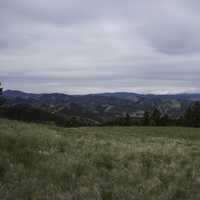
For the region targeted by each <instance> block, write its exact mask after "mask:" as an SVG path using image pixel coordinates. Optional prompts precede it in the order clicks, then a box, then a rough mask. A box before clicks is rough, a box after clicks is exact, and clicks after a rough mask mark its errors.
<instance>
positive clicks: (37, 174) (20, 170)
mask: <svg viewBox="0 0 200 200" xmlns="http://www.w3.org/2000/svg"><path fill="white" fill-rule="evenodd" d="M199 188H200V129H192V128H173V127H167V128H162V127H156V128H151V127H146V128H145V127H112V128H109V127H99V128H97V127H96V128H68V129H65V128H59V127H55V126H50V125H49V126H48V125H38V124H31V123H29V124H27V123H22V122H17V121H9V120H0V199H3V200H4V199H9V200H13V199H16V200H18V199H19V200H28V199H31V200H32V199H33V200H45V199H46V200H47V199H50V200H51V199H52V200H54V199H58V200H79V199H80V200H93V199H94V200H95V199H96V200H112V199H114V200H117V199H119V200H123V199H124V200H129V199H130V200H132V199H134V200H135V199H136V200H157V199H159V200H170V199H171V200H175V199H176V200H184V199H185V200H199V199H200V192H199Z"/></svg>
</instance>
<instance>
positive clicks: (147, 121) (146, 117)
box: [142, 111, 150, 126]
mask: <svg viewBox="0 0 200 200" xmlns="http://www.w3.org/2000/svg"><path fill="white" fill-rule="evenodd" d="M142 124H143V125H144V126H148V125H149V124H150V114H149V112H148V111H145V113H144V116H143V122H142Z"/></svg>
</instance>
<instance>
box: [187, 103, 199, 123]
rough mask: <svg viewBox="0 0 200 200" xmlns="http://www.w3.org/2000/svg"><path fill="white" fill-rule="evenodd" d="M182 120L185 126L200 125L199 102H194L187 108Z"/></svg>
mask: <svg viewBox="0 0 200 200" xmlns="http://www.w3.org/2000/svg"><path fill="white" fill-rule="evenodd" d="M183 120H184V121H183V123H184V125H186V126H191V127H200V102H195V103H194V104H193V105H192V106H190V107H189V108H188V109H187V111H186V112H185V115H184V119H183Z"/></svg>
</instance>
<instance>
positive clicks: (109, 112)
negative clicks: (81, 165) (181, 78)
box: [3, 90, 200, 122]
mask: <svg viewBox="0 0 200 200" xmlns="http://www.w3.org/2000/svg"><path fill="white" fill-rule="evenodd" d="M3 95H4V97H5V98H6V99H7V103H6V104H7V105H8V106H20V105H26V106H31V107H33V108H37V109H40V110H42V111H48V112H49V113H51V114H54V115H57V116H62V117H66V118H67V117H72V116H78V117H81V118H85V119H86V118H87V119H90V120H95V121H97V122H101V121H104V120H110V119H114V118H118V117H123V116H125V115H126V114H127V113H129V115H130V116H131V117H133V118H141V117H142V116H143V114H144V112H145V110H150V111H151V110H153V109H154V108H158V109H159V110H160V112H161V113H163V114H168V115H169V116H170V117H173V118H176V117H179V116H180V115H182V114H183V113H184V112H185V110H186V109H187V107H188V106H189V105H191V104H192V102H194V101H200V94H175V95H153V94H148V95H144V94H136V93H127V92H117V93H101V94H88V95H67V94H60V93H51V94H32V93H25V92H21V91H14V90H6V91H4V93H3Z"/></svg>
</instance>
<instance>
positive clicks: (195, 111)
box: [104, 102, 200, 127]
mask: <svg viewBox="0 0 200 200" xmlns="http://www.w3.org/2000/svg"><path fill="white" fill-rule="evenodd" d="M104 125H110V126H187V127H200V102H194V103H193V104H192V105H191V106H189V107H188V109H187V110H186V111H185V113H184V114H183V115H181V116H180V117H179V118H172V117H169V116H168V115H167V114H162V113H161V112H160V111H159V109H157V108H155V109H153V110H152V111H145V113H144V116H143V117H142V118H131V116H130V115H129V114H128V113H127V114H126V116H125V117H121V118H117V119H114V120H111V121H107V122H104Z"/></svg>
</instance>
